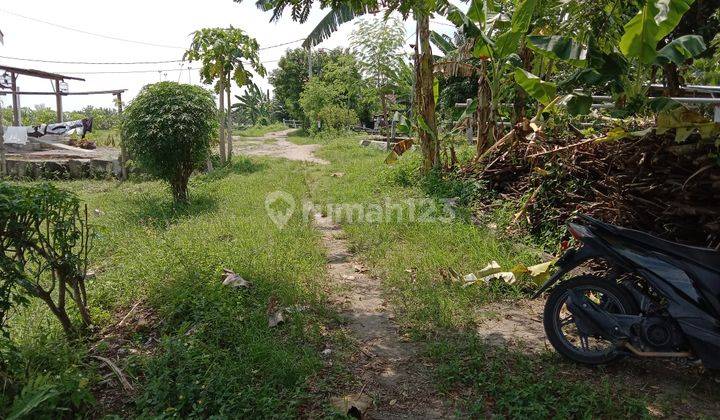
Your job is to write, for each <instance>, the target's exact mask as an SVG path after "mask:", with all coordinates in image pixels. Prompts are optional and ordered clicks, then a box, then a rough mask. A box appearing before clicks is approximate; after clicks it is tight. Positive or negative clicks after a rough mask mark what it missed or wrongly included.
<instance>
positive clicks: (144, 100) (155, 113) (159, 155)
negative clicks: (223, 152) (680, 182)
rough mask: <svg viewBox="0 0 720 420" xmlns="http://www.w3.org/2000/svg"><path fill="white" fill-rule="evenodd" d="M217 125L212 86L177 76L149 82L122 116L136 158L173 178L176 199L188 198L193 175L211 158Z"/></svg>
mask: <svg viewBox="0 0 720 420" xmlns="http://www.w3.org/2000/svg"><path fill="white" fill-rule="evenodd" d="M216 131H217V116H216V111H215V104H214V102H213V97H212V95H211V94H210V92H209V91H207V90H205V89H203V88H200V87H198V86H193V85H185V84H180V83H175V82H160V83H155V84H153V85H148V86H145V87H144V88H143V90H142V91H141V92H140V94H138V96H137V97H136V98H135V99H134V100H133V101H132V102H131V103H130V105H129V106H128V107H127V110H126V111H125V114H124V118H123V122H122V133H123V139H124V141H125V143H126V145H127V150H128V152H129V153H130V156H131V157H132V159H134V160H135V162H137V163H138V165H139V166H140V167H141V168H143V169H145V170H146V171H147V172H149V173H150V174H152V175H154V176H156V177H158V178H160V179H163V180H165V181H167V182H168V183H170V187H171V189H172V193H173V198H174V199H175V201H176V202H186V201H187V200H188V193H187V184H188V180H189V179H190V175H191V174H192V172H193V171H194V170H195V169H196V168H199V167H200V165H202V164H203V163H204V162H205V161H206V159H207V158H208V155H209V154H210V141H211V139H212V138H214V136H215V134H216Z"/></svg>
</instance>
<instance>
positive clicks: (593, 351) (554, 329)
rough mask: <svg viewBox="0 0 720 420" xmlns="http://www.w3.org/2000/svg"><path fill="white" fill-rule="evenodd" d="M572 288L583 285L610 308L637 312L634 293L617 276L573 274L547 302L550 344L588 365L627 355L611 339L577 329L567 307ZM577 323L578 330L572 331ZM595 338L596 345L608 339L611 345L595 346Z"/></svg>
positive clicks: (623, 311)
mask: <svg viewBox="0 0 720 420" xmlns="http://www.w3.org/2000/svg"><path fill="white" fill-rule="evenodd" d="M570 289H579V291H581V292H583V293H585V295H586V296H588V297H590V298H591V299H595V300H596V303H598V304H600V305H601V306H603V307H604V309H606V310H607V311H609V312H612V313H619V314H626V315H627V314H634V313H636V312H637V311H636V309H635V303H634V301H633V299H632V296H630V295H629V294H628V293H627V292H626V291H625V290H624V289H622V288H621V287H620V286H618V285H617V283H615V281H614V280H609V279H605V278H603V277H600V276H596V275H590V274H587V275H581V276H577V277H573V278H571V279H568V280H566V281H564V282H562V283H560V284H558V285H557V286H556V287H555V288H554V289H553V291H552V292H551V293H550V295H549V296H548V298H547V301H546V302H545V311H544V314H543V326H544V327H545V334H546V335H547V338H548V340H549V341H550V344H552V346H553V347H554V348H555V350H556V351H557V352H558V353H560V354H561V355H563V356H565V357H566V358H568V359H570V360H573V361H575V362H578V363H582V364H586V365H603V364H608V363H611V362H614V361H616V360H618V359H620V358H622V357H624V353H623V352H621V351H618V350H617V349H616V348H615V347H614V345H612V344H611V343H610V342H609V341H607V340H604V339H602V338H600V337H588V336H583V335H582V334H581V333H580V332H579V330H577V327H576V326H575V324H574V321H573V320H572V314H571V313H570V312H569V311H568V310H567V307H566V302H567V299H568V296H569V294H568V292H569V290H570ZM573 327H574V328H575V332H576V333H575V334H573V332H572V329H573ZM591 339H592V340H593V344H595V347H598V346H599V344H602V343H607V346H606V347H605V348H599V349H598V348H591V345H590V340H591ZM576 342H577V343H579V344H580V346H579V347H578V346H576V345H575V343H576Z"/></svg>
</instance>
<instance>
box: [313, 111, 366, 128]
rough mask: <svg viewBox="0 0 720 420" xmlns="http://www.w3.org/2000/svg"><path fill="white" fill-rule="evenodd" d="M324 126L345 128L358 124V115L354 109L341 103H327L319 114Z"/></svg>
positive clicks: (319, 119)
mask: <svg viewBox="0 0 720 420" xmlns="http://www.w3.org/2000/svg"><path fill="white" fill-rule="evenodd" d="M317 117H318V121H320V124H322V128H323V129H325V130H327V129H331V130H345V129H347V128H349V127H351V126H353V125H357V124H358V116H357V114H356V113H355V111H353V110H352V109H348V108H345V107H343V106H340V105H326V106H324V107H323V108H322V109H320V111H319V112H318V114H317Z"/></svg>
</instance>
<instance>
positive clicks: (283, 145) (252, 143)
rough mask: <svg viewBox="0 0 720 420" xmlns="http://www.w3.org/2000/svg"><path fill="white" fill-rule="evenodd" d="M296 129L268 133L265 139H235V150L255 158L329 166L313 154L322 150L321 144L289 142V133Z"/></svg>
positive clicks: (325, 161)
mask: <svg viewBox="0 0 720 420" xmlns="http://www.w3.org/2000/svg"><path fill="white" fill-rule="evenodd" d="M293 131H296V130H295V129H291V130H284V131H278V132H274V133H268V134H266V135H265V136H263V137H233V149H235V150H237V151H238V153H242V154H246V155H253V156H272V157H279V158H285V159H289V160H300V161H303V162H312V163H318V164H321V165H327V164H329V163H330V162H328V161H327V160H325V159H320V158H318V157H316V156H315V155H314V154H313V153H314V152H315V151H316V150H318V149H319V148H320V145H319V144H306V145H300V144H295V143H291V142H289V141H288V140H287V135H288V133H291V132H293Z"/></svg>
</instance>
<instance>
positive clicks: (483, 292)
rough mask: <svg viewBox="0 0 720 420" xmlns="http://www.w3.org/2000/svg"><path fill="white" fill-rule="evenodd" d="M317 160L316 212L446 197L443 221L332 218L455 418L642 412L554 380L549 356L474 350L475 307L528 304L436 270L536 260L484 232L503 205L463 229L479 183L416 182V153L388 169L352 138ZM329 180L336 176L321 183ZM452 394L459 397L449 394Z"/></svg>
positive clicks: (495, 232) (584, 385) (614, 389)
mask: <svg viewBox="0 0 720 420" xmlns="http://www.w3.org/2000/svg"><path fill="white" fill-rule="evenodd" d="M318 155H319V156H320V157H322V158H325V159H327V160H329V161H330V162H332V164H331V165H329V166H327V167H314V168H312V169H313V170H312V171H310V172H308V179H309V181H308V182H309V184H310V185H311V191H312V197H313V200H314V201H315V203H317V204H319V205H320V207H321V208H323V209H325V211H327V204H330V203H333V204H337V203H361V204H363V205H365V206H368V205H371V204H379V205H380V206H385V207H387V206H390V205H394V204H400V205H401V206H405V208H406V207H407V204H405V203H407V202H408V201H407V200H411V199H414V200H418V199H427V200H431V201H433V202H436V203H442V201H441V200H442V199H452V200H453V201H454V202H456V203H457V204H458V207H457V208H456V209H455V213H456V217H455V218H454V219H452V220H450V221H447V220H435V221H416V222H411V221H403V220H400V221H398V220H394V219H392V220H387V219H384V220H383V221H382V222H381V223H372V222H368V221H358V220H356V219H355V220H351V219H350V218H347V217H344V218H343V217H341V219H340V220H341V224H342V225H343V229H344V230H345V232H347V235H348V239H349V240H350V241H351V245H352V247H353V250H354V251H356V252H358V253H360V255H362V257H363V258H364V260H365V261H366V262H367V264H368V265H369V267H370V269H371V271H372V272H373V274H375V275H377V276H379V277H380V278H382V279H383V285H384V289H385V291H386V297H387V298H388V299H390V301H391V302H392V303H393V304H394V306H395V308H397V310H398V321H399V322H400V324H401V326H402V327H403V329H404V331H405V332H407V333H409V334H410V335H411V336H413V337H415V338H416V339H418V340H420V341H421V342H423V343H425V345H426V346H427V350H428V355H429V356H430V357H431V358H432V359H433V360H435V362H436V363H437V366H436V371H435V373H436V376H437V383H438V385H439V386H440V388H441V390H442V391H445V392H447V393H449V394H450V395H456V396H457V397H456V398H457V399H456V402H457V403H458V404H459V406H460V407H461V410H462V411H463V412H466V413H468V414H469V416H470V417H488V416H490V417H492V416H495V415H501V416H508V417H529V418H548V417H557V418H567V417H580V418H588V417H608V418H610V417H616V416H628V415H645V414H646V409H645V405H644V404H643V403H642V395H639V394H638V393H637V392H633V391H632V390H628V389H625V388H622V385H611V384H610V383H609V381H611V380H612V378H611V377H609V376H606V377H605V379H604V382H602V383H601V384H600V385H597V384H594V383H588V382H586V381H584V380H583V379H576V378H574V377H572V376H571V377H567V375H563V374H560V370H559V367H558V366H560V364H561V362H559V360H558V358H557V357H556V356H554V355H550V354H548V355H542V356H538V355H529V354H523V353H519V352H516V351H513V350H512V349H496V348H490V347H486V346H483V345H482V344H481V343H480V342H479V339H478V338H477V337H476V336H475V334H474V331H475V330H476V328H477V326H478V325H479V323H480V321H481V319H480V317H481V316H482V314H480V311H478V308H479V307H480V306H482V305H483V304H486V303H489V302H492V301H497V300H500V299H502V300H507V299H510V300H513V299H520V298H524V297H527V290H523V289H522V288H521V287H519V286H517V285H506V284H502V283H492V284H491V285H490V286H480V285H478V286H472V287H467V288H463V287H461V285H460V284H458V283H457V282H452V281H448V280H447V279H446V278H444V276H443V271H447V270H448V269H449V268H452V269H454V270H455V271H456V272H458V273H460V274H467V273H471V272H477V271H478V270H480V269H482V268H483V267H484V266H485V265H486V264H487V263H488V262H490V261H492V260H495V261H498V262H499V263H500V265H501V266H503V267H512V266H513V265H514V264H516V263H518V262H522V263H524V264H533V263H538V262H540V260H541V257H540V256H539V252H538V250H537V249H536V248H534V247H533V246H532V243H533V241H532V239H531V238H528V237H517V236H514V237H509V236H508V235H506V234H505V233H504V232H505V231H504V229H502V228H499V227H498V228H491V227H490V226H488V225H489V224H490V223H488V222H492V221H497V222H498V223H497V224H498V225H503V224H505V223H506V221H507V220H508V219H509V217H511V213H508V211H507V210H506V208H505V207H503V206H500V207H499V208H498V210H497V214H493V215H488V216H487V220H483V224H482V225H481V226H476V225H474V224H473V223H471V222H470V220H469V211H468V208H467V207H465V206H469V205H472V203H473V202H474V201H475V198H477V196H478V195H480V194H485V190H484V187H483V186H482V185H479V184H476V183H473V182H471V181H466V180H463V179H460V178H456V177H453V176H447V175H443V174H438V173H434V174H430V175H428V176H422V175H421V174H420V173H419V172H418V171H417V168H418V167H419V163H420V156H419V154H418V153H417V152H409V153H406V154H405V155H403V156H402V157H401V158H400V162H399V163H398V164H396V165H394V166H387V165H385V164H384V163H383V160H384V158H385V156H386V153H385V152H382V151H378V150H375V149H372V148H364V147H360V146H358V143H357V141H356V138H354V137H349V138H336V139H331V140H326V141H325V147H323V149H321V150H320V151H319V153H318ZM333 173H334V174H336V176H330V174H333ZM338 173H340V174H342V176H337V174H338ZM568 368H569V369H571V370H572V369H577V367H575V366H568ZM458 389H459V390H461V391H462V392H455V391H456V390H458Z"/></svg>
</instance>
